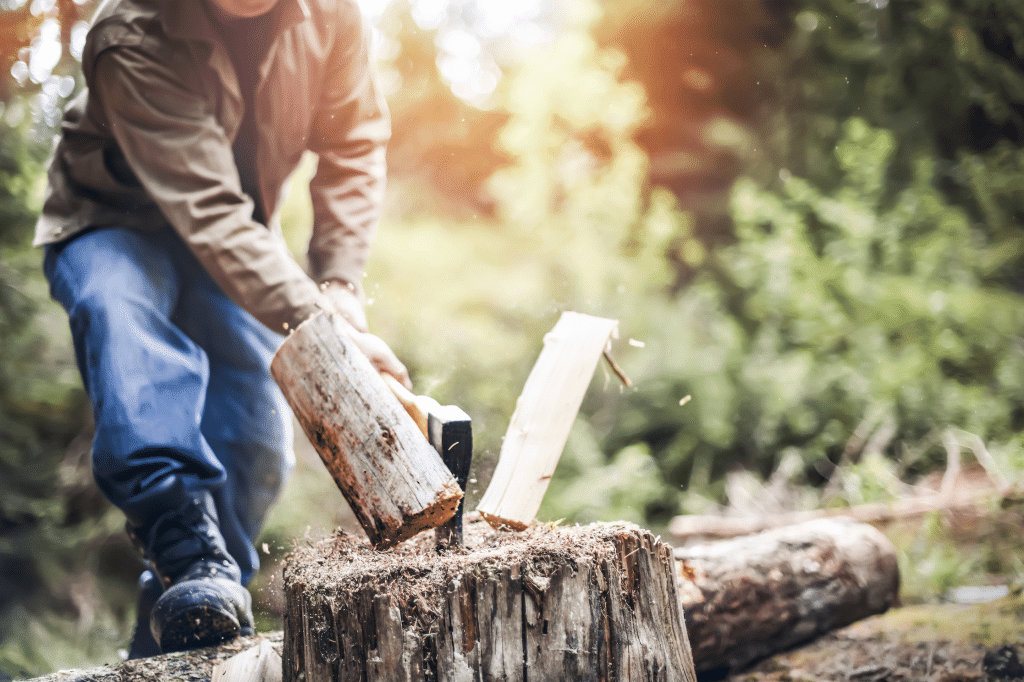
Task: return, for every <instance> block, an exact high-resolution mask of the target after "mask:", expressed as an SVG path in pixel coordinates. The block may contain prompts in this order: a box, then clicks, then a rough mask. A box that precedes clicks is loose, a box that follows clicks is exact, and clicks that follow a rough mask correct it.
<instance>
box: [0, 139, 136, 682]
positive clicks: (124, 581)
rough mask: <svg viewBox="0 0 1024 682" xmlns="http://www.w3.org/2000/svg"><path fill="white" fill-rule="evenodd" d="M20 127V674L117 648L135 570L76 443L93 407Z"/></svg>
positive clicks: (13, 507)
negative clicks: (42, 239) (45, 262)
mask: <svg viewBox="0 0 1024 682" xmlns="http://www.w3.org/2000/svg"><path fill="white" fill-rule="evenodd" d="M22 133H23V131H20V130H12V129H9V128H5V129H4V130H3V131H2V133H0V221H2V223H3V225H4V228H5V229H4V230H3V231H2V232H0V347H2V348H3V349H4V351H3V353H0V671H4V672H6V673H7V674H9V675H15V676H19V677H20V676H23V675H24V674H27V673H42V672H47V671H49V670H52V669H54V668H58V667H68V666H72V665H81V664H82V663H85V662H88V661H90V660H95V658H96V657H97V656H99V655H104V654H106V655H109V654H112V653H113V643H114V642H117V641H118V640H122V641H123V638H124V628H125V619H126V613H125V612H124V609H123V607H118V606H117V605H118V604H125V603H127V600H128V599H130V596H129V594H130V592H131V587H132V583H133V580H134V577H135V576H133V575H131V576H129V575H126V572H128V573H130V572H131V571H132V569H133V567H134V566H135V564H134V563H133V562H131V561H128V562H126V561H125V555H126V551H125V550H126V544H127V543H126V542H125V541H123V540H120V541H118V540H115V539H114V538H120V537H121V535H122V533H121V532H120V528H119V526H120V525H121V522H120V521H119V520H118V519H117V516H116V515H113V514H110V513H109V511H110V507H109V505H108V504H107V503H106V501H105V500H104V499H103V498H102V496H101V495H100V494H99V491H98V490H96V488H95V486H94V485H93V484H92V479H91V473H90V467H89V459H88V435H89V434H88V433H85V434H84V435H83V437H82V439H80V440H79V442H78V443H76V445H75V446H74V447H72V448H68V444H69V443H70V442H72V440H73V439H74V438H75V436H76V434H78V433H79V432H80V431H82V430H83V428H84V426H85V423H86V421H87V415H88V407H87V405H86V404H85V400H84V395H83V394H82V391H81V389H80V388H79V386H80V384H79V380H78V378H77V374H76V372H75V370H74V365H73V362H74V361H73V359H72V356H71V352H70V348H69V344H68V342H67V330H66V326H67V323H66V320H65V319H64V316H63V311H60V310H59V307H57V306H56V305H55V304H53V303H52V302H49V301H47V294H46V286H45V282H44V281H43V278H42V274H41V272H40V267H39V260H40V257H41V255H40V252H39V251H38V250H36V249H32V248H31V247H29V246H28V242H29V240H30V237H31V231H32V226H33V224H34V223H35V216H36V211H37V206H38V188H39V177H40V172H41V168H42V158H41V156H42V154H41V151H42V150H40V149H38V148H34V147H33V146H32V145H30V144H29V143H27V142H25V140H26V136H25V135H23V134H22ZM110 597H116V598H115V599H113V600H111V601H110V602H108V598H110ZM119 608H120V610H118V609H119ZM72 641H73V642H76V645H75V646H73V647H72V646H61V645H59V644H58V645H57V646H52V644H51V643H52V642H58V643H60V642H64V643H67V642H72Z"/></svg>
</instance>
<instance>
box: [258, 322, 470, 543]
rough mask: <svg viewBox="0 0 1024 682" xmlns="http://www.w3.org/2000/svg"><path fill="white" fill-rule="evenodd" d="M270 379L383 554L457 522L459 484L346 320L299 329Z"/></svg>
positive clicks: (305, 324) (308, 324)
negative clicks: (453, 519) (453, 520)
mask: <svg viewBox="0 0 1024 682" xmlns="http://www.w3.org/2000/svg"><path fill="white" fill-rule="evenodd" d="M270 371H271V373H272V374H273V375H274V379H275V380H276V381H277V383H278V385H279V386H280V387H281V391H282V392H283V393H284V396H285V398H287V399H288V404H289V405H291V408H292V410H294V411H295V416H296V418H298V420H299V423H300V424H301V425H302V429H303V431H305V432H306V436H307V437H308V438H309V441H310V443H312V444H313V447H314V448H316V451H317V453H318V454H319V455H320V459H322V460H323V462H324V465H326V467H327V470H328V471H330V472H331V476H333V477H334V481H335V483H337V484H338V488H340V489H341V492H342V493H343V494H344V495H345V499H346V500H348V503H349V506H351V507H352V511H353V512H354V513H355V515H356V518H357V519H359V523H360V525H361V526H362V527H363V530H364V531H366V534H367V536H368V537H369V538H370V542H372V543H373V544H374V545H375V546H377V547H390V546H392V545H394V544H397V543H399V542H401V541H402V540H405V539H406V538H409V537H411V536H413V535H415V534H416V533H419V532H420V531H423V530H426V529H428V528H434V527H437V526H439V525H441V524H443V523H444V522H445V521H447V520H448V519H450V518H451V517H452V516H453V515H454V514H455V510H456V509H457V508H458V505H459V501H460V500H461V499H462V490H461V489H460V488H459V484H458V483H457V482H456V481H455V478H454V477H453V476H452V473H451V472H450V471H448V468H447V467H445V465H444V462H443V461H441V456H440V455H438V454H437V452H436V451H435V450H434V448H433V447H432V446H431V445H430V443H429V442H428V441H427V439H426V438H425V437H424V436H423V434H422V433H421V432H420V430H419V429H418V428H417V426H416V424H415V422H413V420H412V417H410V416H409V415H408V414H407V413H406V411H405V410H404V409H403V408H402V406H401V404H400V403H399V402H398V399H397V398H396V397H395V396H394V395H393V394H392V393H391V391H390V390H389V389H388V387H387V385H386V384H385V383H384V380H383V379H381V377H380V375H379V374H377V372H376V371H375V370H374V369H373V367H372V366H371V365H370V361H369V360H367V359H366V356H365V355H363V353H362V352H361V351H360V350H359V349H358V348H356V346H355V344H354V343H353V342H352V340H351V339H350V338H349V337H348V333H347V332H346V331H345V328H344V326H343V323H342V322H341V320H340V318H338V317H335V316H332V315H316V316H314V317H312V318H310V319H308V320H306V321H305V322H303V323H302V324H301V325H299V328H298V329H296V330H295V331H293V332H292V333H291V334H290V335H289V336H288V338H287V339H285V341H284V343H283V344H281V347H280V349H278V351H277V354H276V355H274V360H273V362H272V364H271V366H270Z"/></svg>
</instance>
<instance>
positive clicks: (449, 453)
mask: <svg viewBox="0 0 1024 682" xmlns="http://www.w3.org/2000/svg"><path fill="white" fill-rule="evenodd" d="M427 437H428V438H429V440H430V444H431V445H433V446H434V448H435V449H436V450H437V452H438V454H439V455H441V459H442V460H443V461H444V463H445V466H447V467H448V469H449V470H450V471H451V472H452V475H453V476H455V480H456V481H457V482H458V484H459V487H460V488H462V491H463V492H465V491H466V479H467V478H468V477H469V465H470V463H471V462H472V461H473V421H472V420H471V419H470V418H469V415H468V414H466V413H465V412H464V411H463V410H462V409H461V408H459V407H456V406H455V405H444V406H437V407H434V408H432V409H430V411H429V412H428V414H427ZM465 500H466V498H465V495H463V498H462V500H461V501H460V502H459V508H458V510H456V512H455V516H453V517H452V518H451V520H449V521H448V522H446V523H445V524H444V525H442V526H439V527H438V528H437V531H436V537H437V546H438V548H439V549H440V548H443V547H462V546H463V538H462V512H463V507H464V506H465V503H466V502H465Z"/></svg>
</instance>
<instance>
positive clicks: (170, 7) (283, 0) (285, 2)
mask: <svg viewBox="0 0 1024 682" xmlns="http://www.w3.org/2000/svg"><path fill="white" fill-rule="evenodd" d="M207 2H209V0H164V2H163V10H164V11H163V12H162V13H161V14H162V15H163V24H164V31H165V32H166V33H167V35H168V36H169V37H171V38H182V39H185V40H201V41H203V42H207V43H217V42H220V39H219V37H218V35H217V29H216V27H215V26H214V25H213V21H212V19H211V18H210V14H209V12H210V11H209V9H208V7H207V6H206V5H207ZM307 3H308V0H279V5H278V7H277V8H275V9H279V10H280V12H281V15H280V16H281V21H280V23H279V24H278V33H279V34H280V33H282V32H284V31H285V30H286V29H288V28H290V27H292V26H294V25H295V24H298V23H300V22H302V21H304V20H306V19H309V18H310V16H311V15H310V11H309V5H308V4H307Z"/></svg>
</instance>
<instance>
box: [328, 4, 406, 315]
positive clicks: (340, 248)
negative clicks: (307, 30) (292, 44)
mask: <svg viewBox="0 0 1024 682" xmlns="http://www.w3.org/2000/svg"><path fill="white" fill-rule="evenodd" d="M339 5H340V8H339V10H338V17H337V19H338V24H339V34H338V36H337V39H336V41H335V44H334V49H333V51H332V54H331V58H330V59H329V62H328V63H329V64H331V65H332V67H331V69H330V71H329V73H328V74H327V80H326V83H325V84H324V90H323V93H322V96H321V98H320V106H319V108H318V110H317V112H316V116H315V117H314V121H313V130H312V134H311V136H310V142H309V147H310V150H311V151H313V152H315V153H316V154H317V155H318V156H319V163H318V165H317V172H316V175H315V176H314V178H313V180H312V182H311V183H310V194H311V195H312V201H313V234H312V237H311V239H310V243H309V264H310V270H311V272H312V276H313V278H314V279H315V280H317V281H318V282H330V283H332V284H331V285H330V286H329V288H328V289H327V291H328V292H329V293H331V294H332V295H333V297H334V298H335V299H336V300H340V301H346V300H348V299H352V298H354V299H355V304H356V305H358V302H359V300H360V299H361V298H362V275H363V269H364V267H365V264H366V258H367V256H368V255H369V251H370V245H371V243H372V241H373V235H374V232H375V230H376V225H377V220H378V219H379V217H380V212H381V204H382V202H383V198H384V185H385V158H384V154H385V147H386V144H387V141H388V139H389V137H390V134H391V123H390V120H389V118H388V112H387V105H386V104H385V102H384V99H383V97H381V95H380V92H379V90H378V89H377V86H376V82H375V79H374V73H373V68H372V64H371V61H370V59H371V57H370V40H371V37H370V30H369V27H368V26H366V24H365V23H364V22H363V21H362V18H361V17H360V14H359V8H358V5H356V3H355V2H354V1H352V0H349V1H348V2H343V3H339ZM345 304H346V305H350V306H351V305H352V303H351V302H348V303H345ZM358 314H359V315H361V308H360V310H359V313H358ZM353 323H354V324H355V323H356V321H355V320H353ZM363 324H365V321H364V323H363ZM357 326H358V325H357Z"/></svg>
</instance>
